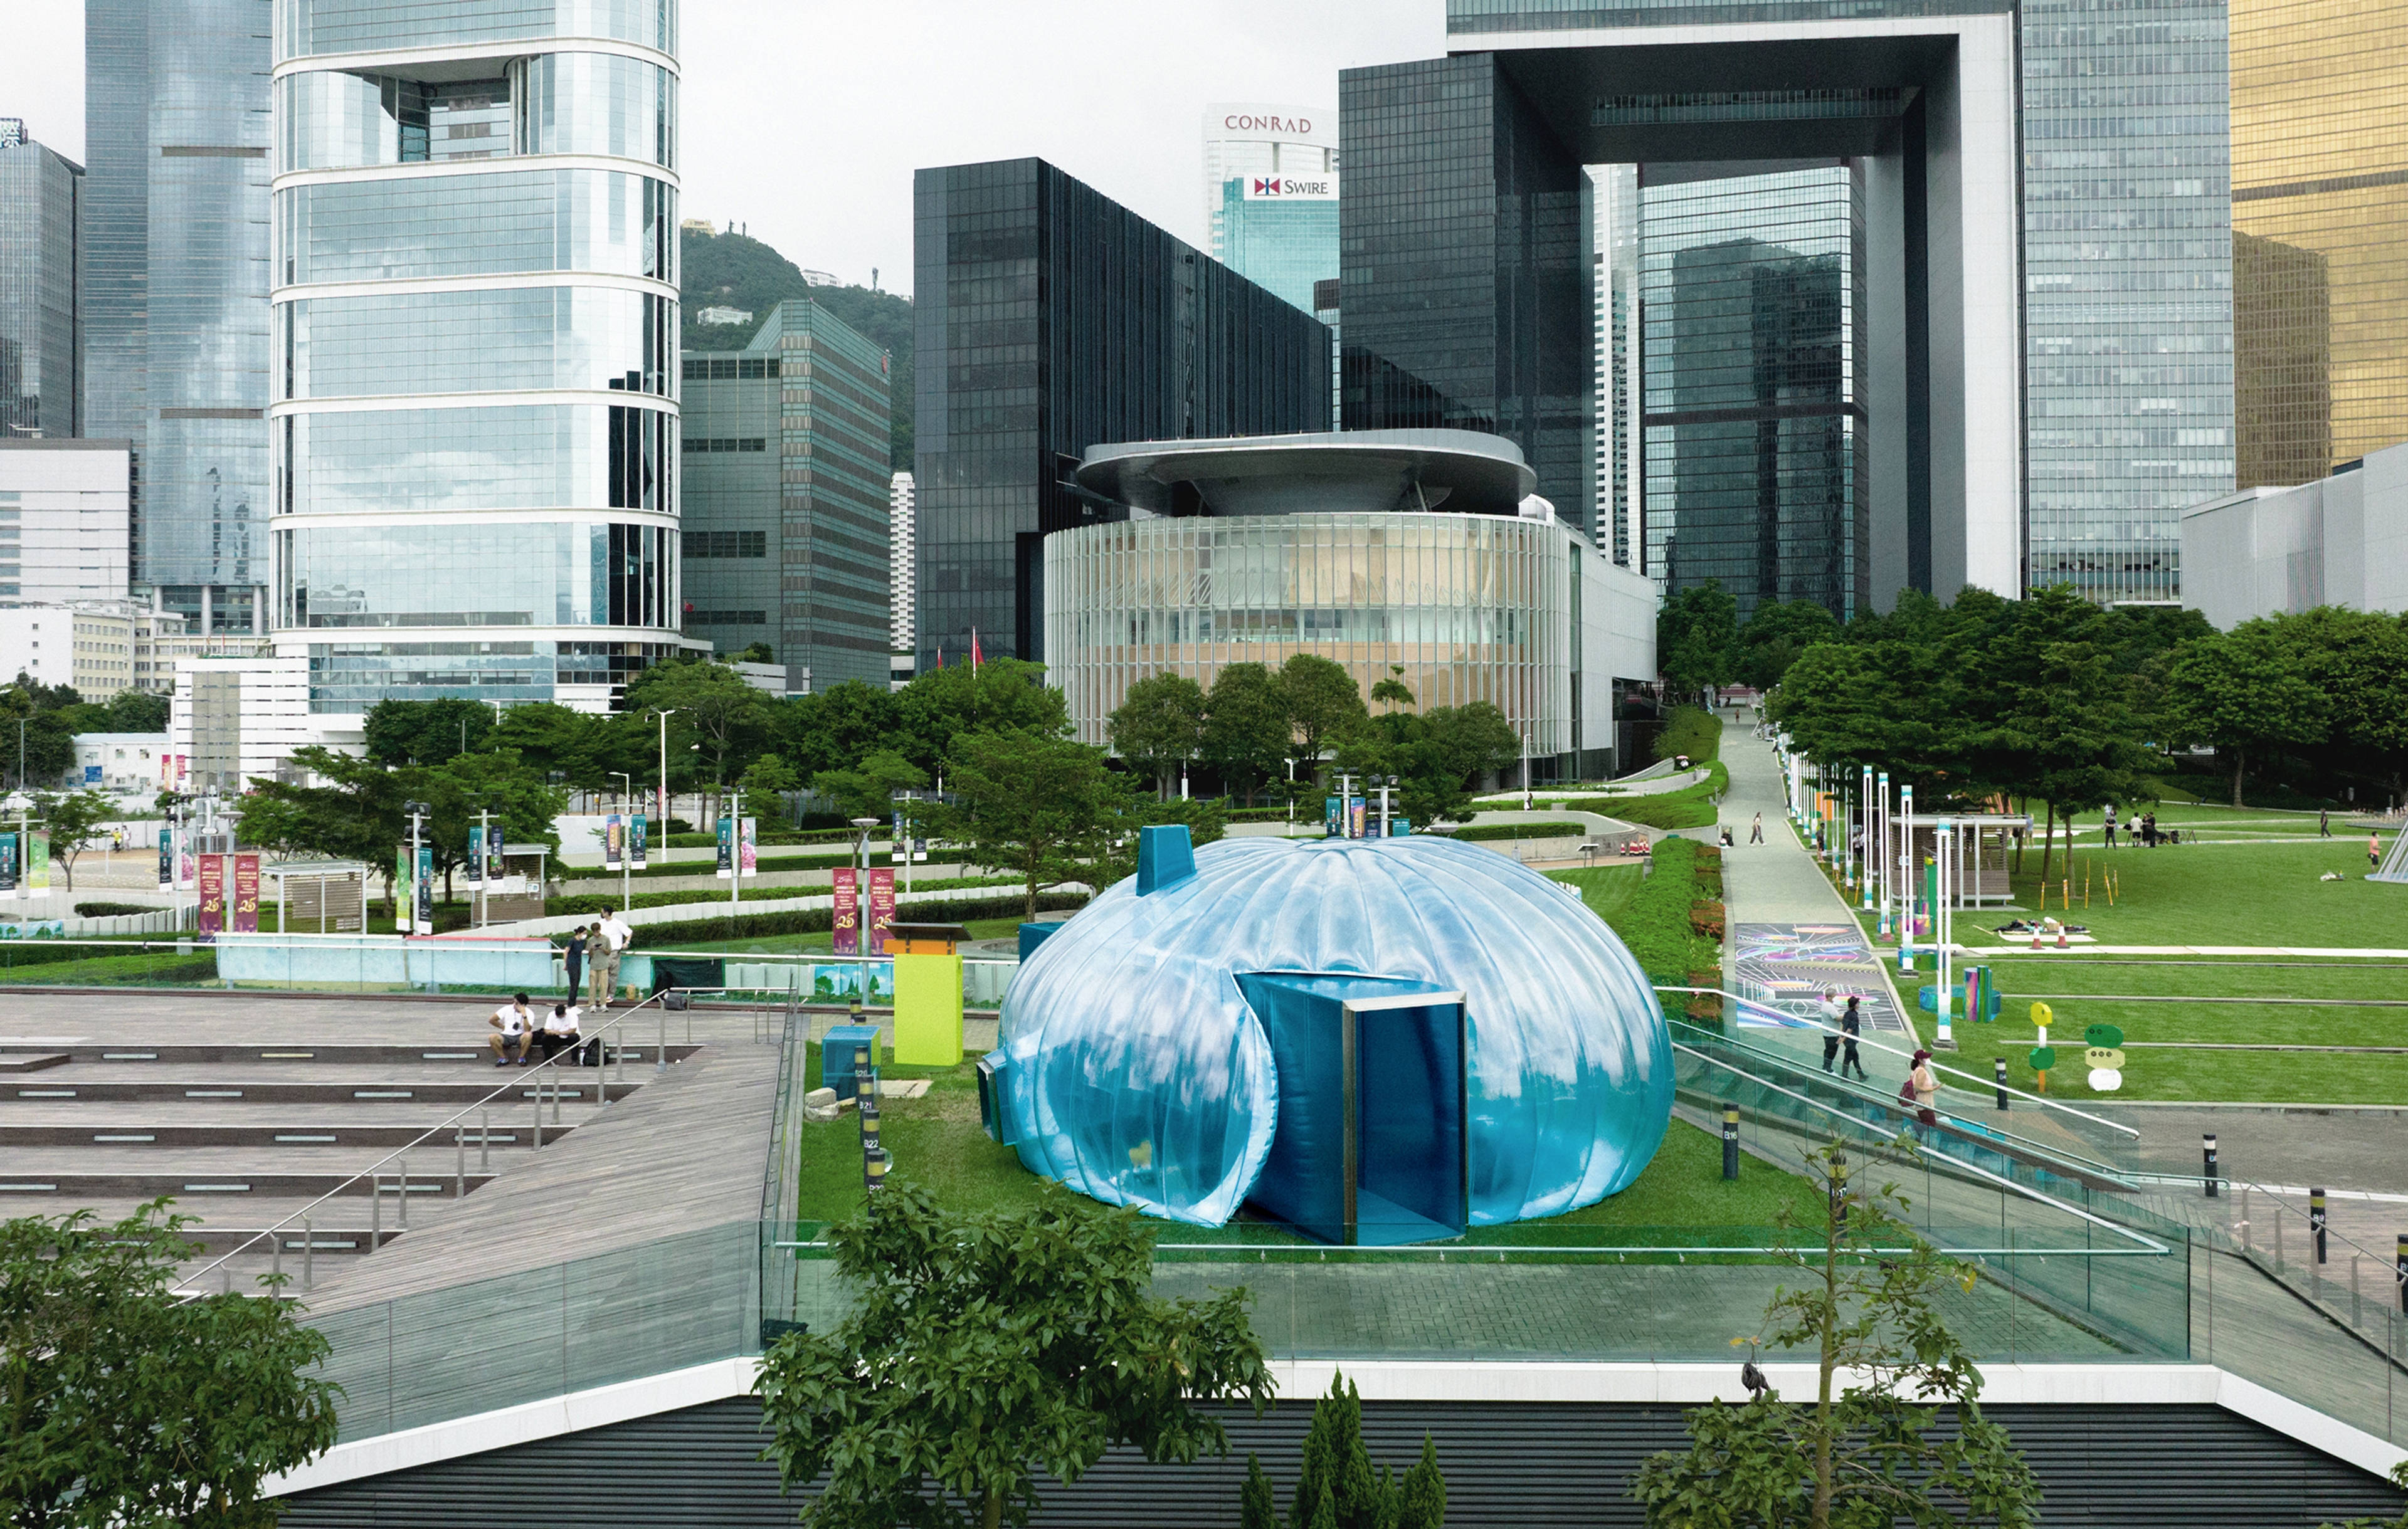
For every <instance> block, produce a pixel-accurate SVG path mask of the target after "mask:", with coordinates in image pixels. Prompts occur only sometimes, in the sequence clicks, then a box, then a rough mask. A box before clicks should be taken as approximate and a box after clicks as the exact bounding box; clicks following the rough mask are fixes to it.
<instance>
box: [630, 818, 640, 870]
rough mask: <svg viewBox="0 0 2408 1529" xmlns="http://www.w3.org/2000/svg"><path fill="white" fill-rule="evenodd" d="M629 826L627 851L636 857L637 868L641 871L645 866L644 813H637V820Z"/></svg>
mask: <svg viewBox="0 0 2408 1529" xmlns="http://www.w3.org/2000/svg"><path fill="white" fill-rule="evenodd" d="M627 828H628V833H627V852H628V853H629V854H630V855H632V856H634V857H635V862H636V865H635V868H636V869H637V870H639V871H640V870H642V869H643V868H644V815H643V814H642V813H640V812H638V813H637V814H636V821H635V822H631V823H629V824H628V825H627Z"/></svg>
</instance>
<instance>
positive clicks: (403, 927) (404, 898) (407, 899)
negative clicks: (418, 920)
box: [393, 844, 418, 935]
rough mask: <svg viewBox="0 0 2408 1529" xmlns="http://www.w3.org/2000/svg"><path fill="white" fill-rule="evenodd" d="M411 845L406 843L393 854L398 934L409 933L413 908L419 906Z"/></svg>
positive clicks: (394, 912) (394, 918) (394, 899)
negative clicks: (410, 851) (413, 873)
mask: <svg viewBox="0 0 2408 1529" xmlns="http://www.w3.org/2000/svg"><path fill="white" fill-rule="evenodd" d="M413 869H414V867H413V866H412V865H411V861H410V854H409V845H407V844H405V845H403V846H402V847H401V848H400V849H398V850H394V855H393V928H394V933H395V934H397V935H407V934H409V929H410V922H411V918H412V913H411V910H412V909H414V908H415V907H418V879H417V877H415V876H413V875H412V874H411V871H412V870H413Z"/></svg>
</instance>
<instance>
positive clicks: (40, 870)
mask: <svg viewBox="0 0 2408 1529" xmlns="http://www.w3.org/2000/svg"><path fill="white" fill-rule="evenodd" d="M25 895H26V896H28V897H48V896H49V895H50V835H49V834H47V833H43V832H40V831H38V830H37V831H36V832H34V833H30V834H27V835H26V836H25Z"/></svg>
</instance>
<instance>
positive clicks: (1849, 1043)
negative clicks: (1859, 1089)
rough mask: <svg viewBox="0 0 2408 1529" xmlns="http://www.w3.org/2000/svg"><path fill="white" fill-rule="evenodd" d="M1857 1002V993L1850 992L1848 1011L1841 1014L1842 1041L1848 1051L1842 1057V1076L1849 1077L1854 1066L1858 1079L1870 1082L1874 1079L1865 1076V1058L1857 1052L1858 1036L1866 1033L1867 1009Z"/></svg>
mask: <svg viewBox="0 0 2408 1529" xmlns="http://www.w3.org/2000/svg"><path fill="white" fill-rule="evenodd" d="M1856 1003H1857V998H1856V994H1855V993H1850V994H1848V1008H1847V1012H1846V1013H1844V1014H1842V1015H1841V1016H1840V1036H1841V1043H1842V1045H1844V1046H1846V1047H1847V1051H1846V1053H1845V1054H1843V1055H1842V1057H1841V1058H1840V1076H1841V1077H1842V1078H1845V1077H1847V1076H1848V1069H1849V1068H1851V1067H1854V1068H1855V1069H1856V1080H1857V1081H1858V1082H1862V1083H1870V1082H1871V1081H1872V1079H1870V1078H1867V1077H1866V1076H1865V1059H1864V1058H1863V1057H1860V1056H1858V1055H1857V1054H1856V1038H1857V1037H1858V1036H1862V1035H1863V1034H1864V1033H1865V1011H1864V1010H1863V1009H1861V1008H1858V1007H1856Z"/></svg>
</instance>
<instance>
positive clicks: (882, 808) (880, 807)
mask: <svg viewBox="0 0 2408 1529" xmlns="http://www.w3.org/2000/svg"><path fill="white" fill-rule="evenodd" d="M927 784H928V772H927V771H925V770H923V769H922V768H920V766H919V765H917V764H912V763H911V762H910V760H908V759H905V758H904V757H903V756H902V755H901V754H898V753H896V752H895V750H892V749H882V750H879V751H878V752H876V753H874V754H871V755H870V756H869V757H868V758H867V759H865V760H863V761H862V762H861V765H860V767H859V768H858V769H852V770H822V771H820V772H819V773H818V774H817V775H814V776H812V777H811V790H812V791H814V792H816V793H819V794H820V795H822V796H826V797H830V798H832V799H834V801H835V802H836V806H837V810H838V811H839V812H841V813H843V814H844V815H845V816H846V817H848V818H883V817H885V816H886V815H887V814H889V813H891V812H893V811H894V810H895V793H896V792H898V791H919V790H922V789H924V788H925V787H926V785H927Z"/></svg>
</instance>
